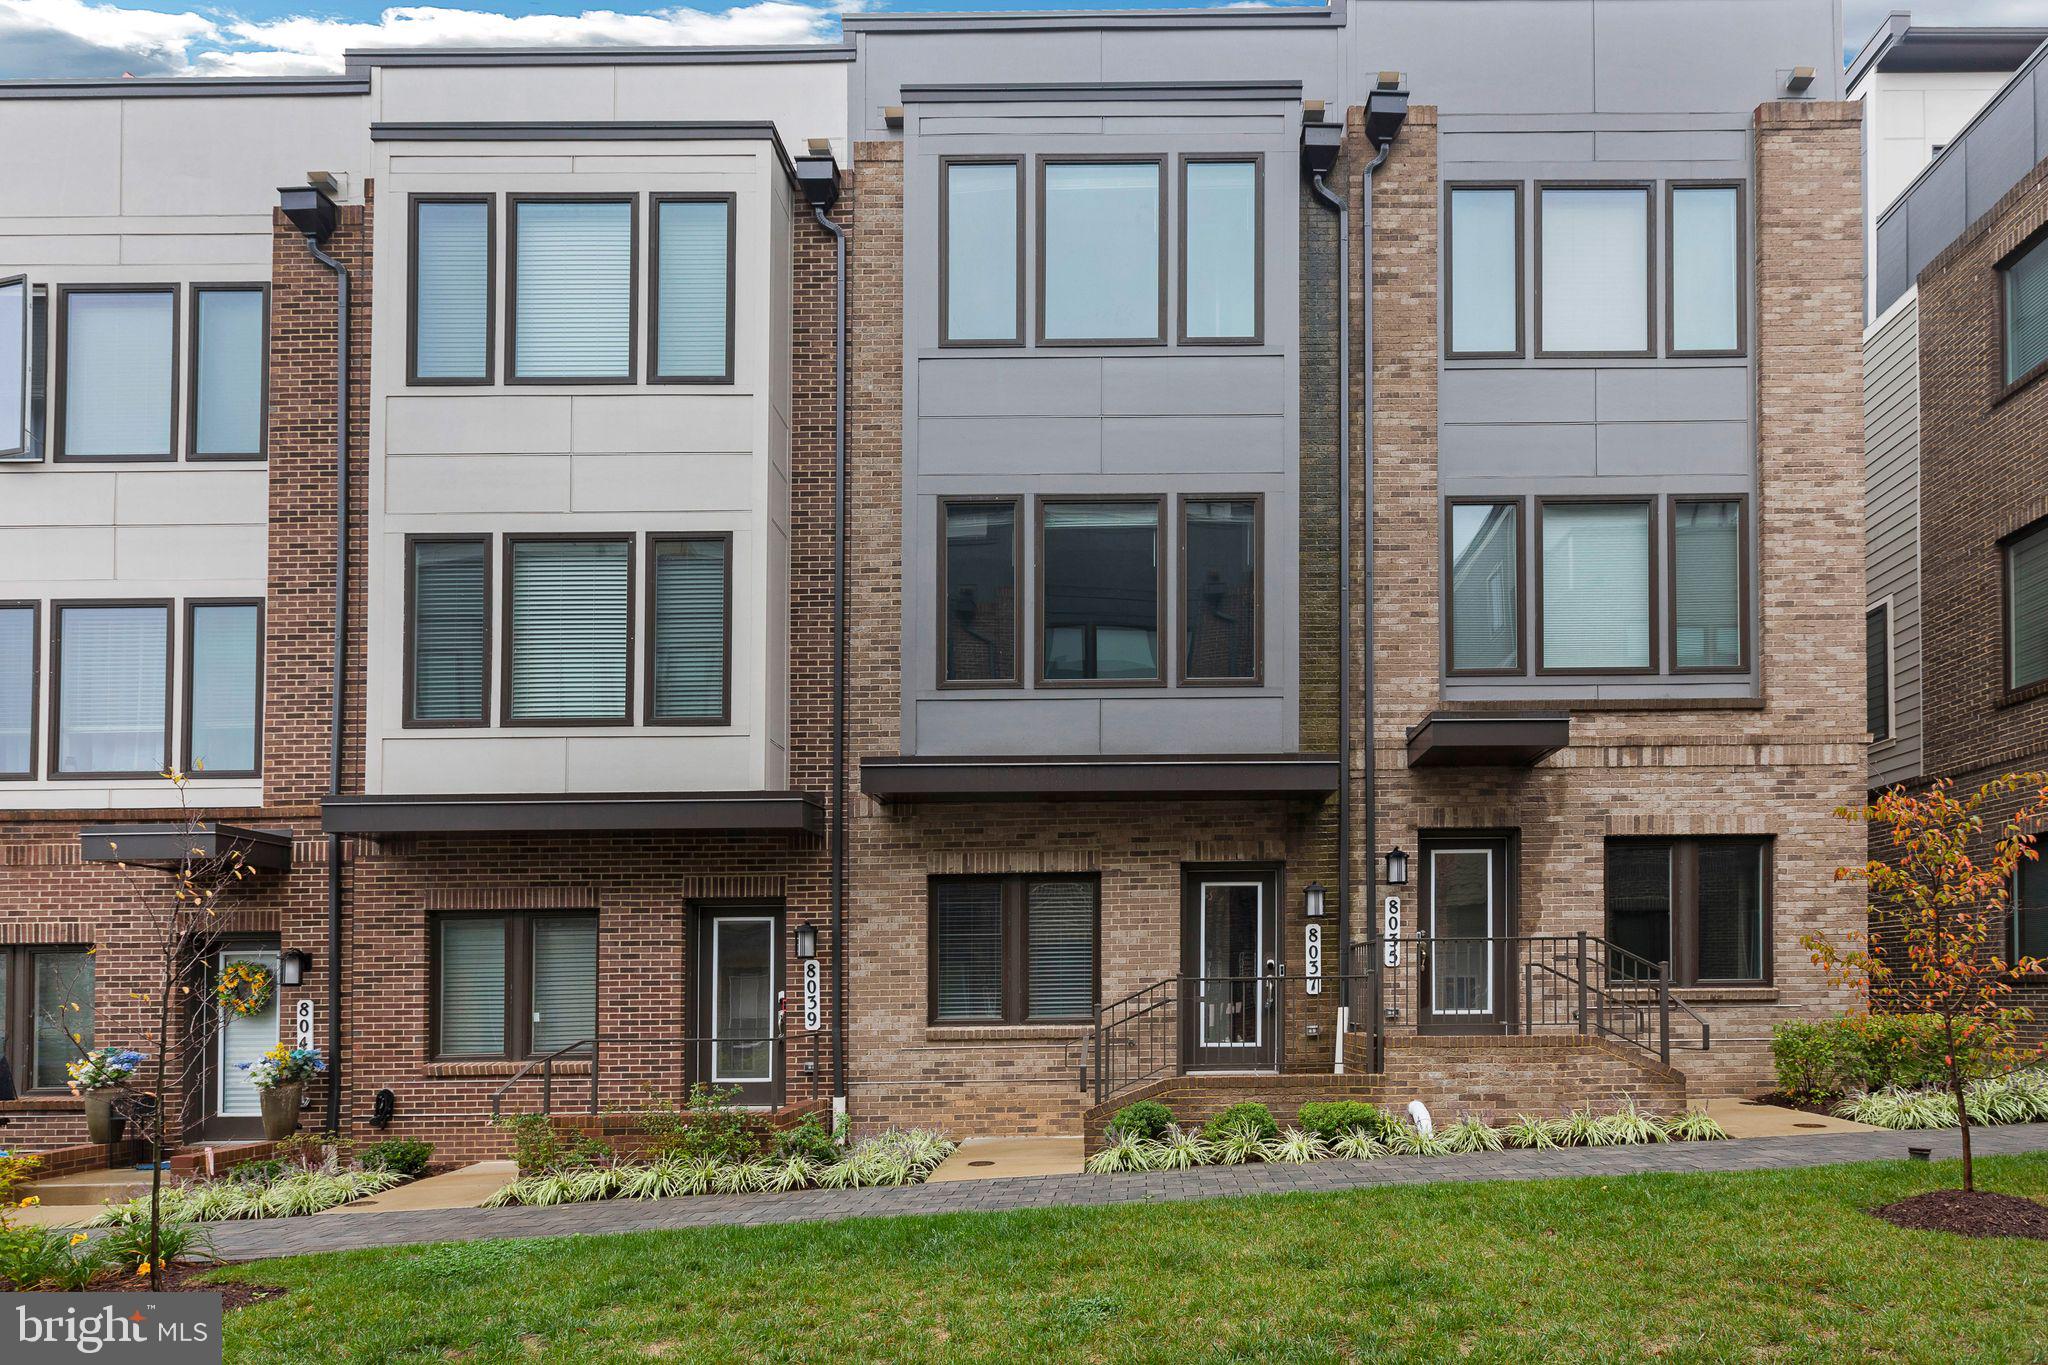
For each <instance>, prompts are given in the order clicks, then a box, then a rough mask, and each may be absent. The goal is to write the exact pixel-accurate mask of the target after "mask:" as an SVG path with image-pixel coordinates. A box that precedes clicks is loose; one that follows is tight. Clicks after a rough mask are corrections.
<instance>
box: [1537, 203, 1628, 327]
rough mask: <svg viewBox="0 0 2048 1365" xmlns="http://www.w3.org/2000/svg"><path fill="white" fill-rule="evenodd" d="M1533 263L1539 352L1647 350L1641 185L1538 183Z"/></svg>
mask: <svg viewBox="0 0 2048 1365" xmlns="http://www.w3.org/2000/svg"><path fill="white" fill-rule="evenodd" d="M1536 262H1537V269H1536V294H1537V300H1538V303H1537V313H1536V328H1537V350H1538V351H1539V353H1541V354H1543V355H1551V356H1647V355H1649V354H1651V350H1650V189H1649V187H1648V186H1647V185H1544V186H1541V187H1539V188H1538V191H1537V200H1536Z"/></svg>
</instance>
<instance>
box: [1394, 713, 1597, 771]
mask: <svg viewBox="0 0 2048 1365" xmlns="http://www.w3.org/2000/svg"><path fill="white" fill-rule="evenodd" d="M1571 730H1572V723H1571V718H1570V717H1569V716H1565V715H1553V714H1541V715H1490V714H1485V713H1480V714H1471V713H1459V712H1453V711H1435V712H1432V713H1430V715H1429V716H1428V717H1427V718H1426V719H1425V720H1424V721H1423V722H1422V723H1421V724H1420V725H1412V726H1410V727H1409V728H1408V766H1409V767H1411V768H1533V767H1535V766H1536V765H1537V764H1538V763H1541V762H1542V761H1543V760H1544V759H1546V758H1548V757H1550V756H1551V755H1552V754H1554V753H1556V752H1557V751H1558V750H1559V749H1562V748H1564V746H1565V745H1566V744H1568V743H1570V742H1571Z"/></svg>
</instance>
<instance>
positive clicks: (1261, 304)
mask: <svg viewBox="0 0 2048 1365" xmlns="http://www.w3.org/2000/svg"><path fill="white" fill-rule="evenodd" d="M1178 161H1179V165H1178V168H1177V170H1176V171H1175V180H1176V181H1177V185H1176V190H1175V193H1176V200H1175V208H1176V214H1175V216H1176V217H1177V218H1178V220H1179V221H1178V223H1177V224H1176V226H1175V229H1174V236H1175V237H1176V238H1177V245H1178V251H1177V252H1176V254H1175V269H1176V274H1177V275H1178V279H1177V280H1176V281H1175V284H1174V290H1175V307H1176V309H1177V310H1178V317H1177V318H1176V322H1177V324H1178V325H1177V327H1176V333H1177V336H1176V340H1177V342H1178V344H1180V345H1182V346H1263V345H1265V344H1266V154H1265V153H1264V152H1184V153H1182V154H1181V156H1180V157H1179V158H1178ZM1190 166H1250V167H1251V168H1252V330H1251V333H1250V335H1248V336H1197V335H1196V334H1194V333H1193V332H1190V331H1189V330H1188V274H1189V271H1188V167H1190Z"/></svg>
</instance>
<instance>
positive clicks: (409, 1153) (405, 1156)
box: [356, 1138, 434, 1180]
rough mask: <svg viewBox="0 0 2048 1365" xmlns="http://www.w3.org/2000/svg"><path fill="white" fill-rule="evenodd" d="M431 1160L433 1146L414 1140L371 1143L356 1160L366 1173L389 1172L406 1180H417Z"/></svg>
mask: <svg viewBox="0 0 2048 1365" xmlns="http://www.w3.org/2000/svg"><path fill="white" fill-rule="evenodd" d="M433 1159H434V1144H433V1143H431V1142H420V1141H418V1140H416V1139H414V1138H386V1139H384V1140H383V1141H382V1142H373V1143H371V1144H370V1145H369V1146H367V1147H365V1148H363V1150H362V1154H361V1155H360V1156H358V1157H357V1158H356V1160H357V1161H359V1162H360V1163H362V1167H363V1169H364V1170H366V1171H389V1172H391V1173H392V1174H393V1175H402V1176H404V1177H405V1178H406V1179H408V1180H417V1179H418V1178H419V1177H420V1176H422V1175H424V1174H426V1170H427V1163H428V1162H429V1161H432V1160H433Z"/></svg>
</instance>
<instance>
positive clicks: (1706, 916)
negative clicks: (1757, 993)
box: [1607, 839, 1771, 985]
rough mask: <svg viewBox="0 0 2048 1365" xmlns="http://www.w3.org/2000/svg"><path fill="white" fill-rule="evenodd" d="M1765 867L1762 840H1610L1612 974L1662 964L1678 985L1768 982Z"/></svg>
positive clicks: (1766, 849)
mask: <svg viewBox="0 0 2048 1365" xmlns="http://www.w3.org/2000/svg"><path fill="white" fill-rule="evenodd" d="M1770 864H1771V851H1770V844H1769V842H1768V841H1767V840H1762V839H1609V840H1608V841H1607V938H1608V941H1609V942H1610V943H1612V944H1614V946H1615V947H1617V948H1619V949H1622V950H1623V952H1624V953H1625V954H1627V956H1622V955H1620V954H1617V956H1616V962H1615V964H1614V965H1615V967H1616V970H1617V972H1618V973H1619V974H1637V973H1641V974H1645V975H1647V974H1648V973H1649V972H1651V971H1652V970H1654V964H1656V963H1659V962H1668V963H1670V964H1671V977H1672V980H1673V981H1674V982H1675V983H1677V984H1679V985H1701V984H1708V983H1715V982H1722V983H1737V984H1740V983H1749V984H1761V983H1764V982H1767V981H1769V980H1770V976H1771V954H1770ZM1644 964H1652V965H1649V966H1646V965H1644Z"/></svg>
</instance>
